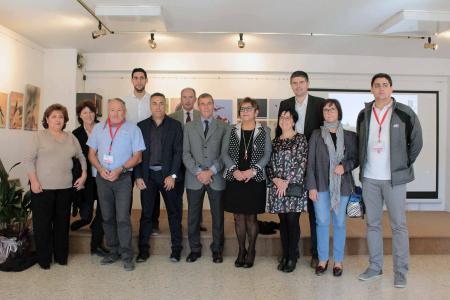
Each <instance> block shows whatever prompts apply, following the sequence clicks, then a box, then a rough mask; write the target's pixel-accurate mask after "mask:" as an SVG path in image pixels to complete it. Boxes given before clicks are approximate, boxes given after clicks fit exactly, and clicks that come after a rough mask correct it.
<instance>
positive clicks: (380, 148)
mask: <svg viewBox="0 0 450 300" xmlns="http://www.w3.org/2000/svg"><path fill="white" fill-rule="evenodd" d="M372 149H373V151H374V152H376V153H378V154H380V153H383V152H384V149H385V146H384V142H383V141H378V142H376V143H374V144H373V146H372Z"/></svg>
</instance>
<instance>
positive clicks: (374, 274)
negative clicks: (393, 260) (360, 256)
mask: <svg viewBox="0 0 450 300" xmlns="http://www.w3.org/2000/svg"><path fill="white" fill-rule="evenodd" d="M381 275H383V271H381V270H380V271H375V270H372V269H369V268H367V270H366V271H365V272H364V273H361V274H359V276H358V279H359V280H361V281H368V280H372V279H376V278H378V277H381Z"/></svg>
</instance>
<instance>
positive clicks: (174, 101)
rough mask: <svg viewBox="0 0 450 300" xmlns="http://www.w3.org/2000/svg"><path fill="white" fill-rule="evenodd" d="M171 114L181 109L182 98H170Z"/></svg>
mask: <svg viewBox="0 0 450 300" xmlns="http://www.w3.org/2000/svg"><path fill="white" fill-rule="evenodd" d="M169 102H170V105H169V111H168V113H169V114H172V113H174V112H176V111H177V110H180V109H181V99H180V98H170V101H169Z"/></svg>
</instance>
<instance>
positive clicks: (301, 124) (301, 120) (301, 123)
mask: <svg viewBox="0 0 450 300" xmlns="http://www.w3.org/2000/svg"><path fill="white" fill-rule="evenodd" d="M307 107H308V94H306V97H305V100H303V103H302V104H299V103H298V101H297V98H295V110H296V111H297V114H298V120H297V123H295V131H297V132H298V133H301V134H303V133H304V131H305V116H306V108H307Z"/></svg>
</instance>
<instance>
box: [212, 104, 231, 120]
mask: <svg viewBox="0 0 450 300" xmlns="http://www.w3.org/2000/svg"><path fill="white" fill-rule="evenodd" d="M214 118H215V119H217V120H221V121H224V122H225V123H228V124H232V123H233V100H232V99H216V100H214Z"/></svg>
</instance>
